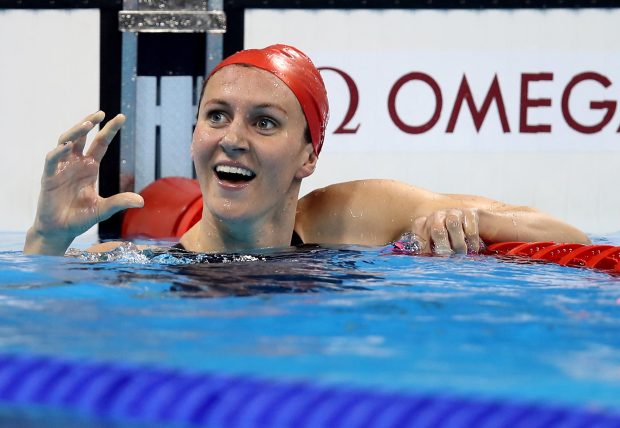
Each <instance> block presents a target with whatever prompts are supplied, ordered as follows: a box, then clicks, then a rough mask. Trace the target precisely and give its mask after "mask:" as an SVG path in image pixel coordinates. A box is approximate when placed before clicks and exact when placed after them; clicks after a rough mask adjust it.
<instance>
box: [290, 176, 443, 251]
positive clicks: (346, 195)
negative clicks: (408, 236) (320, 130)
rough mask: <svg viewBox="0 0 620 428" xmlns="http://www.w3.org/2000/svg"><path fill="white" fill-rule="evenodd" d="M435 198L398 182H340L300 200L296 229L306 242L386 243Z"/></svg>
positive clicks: (431, 194)
mask: <svg viewBox="0 0 620 428" xmlns="http://www.w3.org/2000/svg"><path fill="white" fill-rule="evenodd" d="M433 196H435V197H436V196H437V195H436V194H433V193H431V192H428V191H426V190H423V189H420V188H418V187H415V186H412V185H409V184H406V183H403V182H400V181H396V180H382V179H373V180H358V181H349V182H344V183H337V184H333V185H330V186H327V187H324V188H322V189H317V190H315V191H313V192H311V193H309V194H308V195H306V196H304V197H303V198H301V199H300V201H299V203H298V205H297V215H296V218H295V230H296V231H297V232H298V233H299V234H300V236H301V237H302V238H303V240H304V242H317V243H324V244H328V243H331V244H367V245H380V244H385V243H386V242H389V241H390V240H392V239H395V238H396V237H398V236H399V233H401V232H402V231H403V230H404V229H405V228H406V227H408V224H409V219H410V217H411V216H412V215H416V211H418V210H419V207H420V206H421V205H425V203H426V202H427V201H429V200H431V199H432V198H433Z"/></svg>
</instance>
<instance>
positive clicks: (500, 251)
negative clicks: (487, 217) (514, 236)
mask: <svg viewBox="0 0 620 428" xmlns="http://www.w3.org/2000/svg"><path fill="white" fill-rule="evenodd" d="M485 253H486V254H490V255H494V256H515V257H525V258H528V259H531V260H541V261H546V262H551V263H557V264H559V265H562V266H572V267H585V268H591V269H596V270H601V271H605V272H608V273H620V246H613V245H584V244H557V243H554V242H500V243H497V244H491V245H489V246H488V247H487V249H486V251H485Z"/></svg>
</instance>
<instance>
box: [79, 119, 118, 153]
mask: <svg viewBox="0 0 620 428" xmlns="http://www.w3.org/2000/svg"><path fill="white" fill-rule="evenodd" d="M124 123H125V115H123V114H117V115H116V116H115V117H114V118H112V119H110V121H109V122H108V123H106V124H105V126H104V127H103V129H101V131H99V132H98V133H97V135H96V136H95V139H94V140H93V142H92V144H91V145H90V147H89V148H88V152H87V153H86V154H87V155H88V156H92V157H93V158H94V159H95V161H96V162H101V159H103V156H104V155H105V153H106V151H107V150H108V146H109V145H110V143H111V142H112V140H113V139H114V136H115V135H116V133H117V132H118V130H119V129H121V127H122V126H123V124H124Z"/></svg>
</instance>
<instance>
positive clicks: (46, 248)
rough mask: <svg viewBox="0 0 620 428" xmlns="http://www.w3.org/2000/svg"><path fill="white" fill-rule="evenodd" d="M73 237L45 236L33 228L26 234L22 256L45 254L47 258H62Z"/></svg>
mask: <svg viewBox="0 0 620 428" xmlns="http://www.w3.org/2000/svg"><path fill="white" fill-rule="evenodd" d="M73 239H74V238H73V237H67V236H56V237H51V236H46V235H44V234H42V233H40V232H39V231H38V230H37V229H36V228H35V227H34V226H33V227H31V228H30V229H28V232H26V242H25V243H24V254H45V255H49V256H62V255H64V254H65V252H66V251H67V248H69V245H71V242H73Z"/></svg>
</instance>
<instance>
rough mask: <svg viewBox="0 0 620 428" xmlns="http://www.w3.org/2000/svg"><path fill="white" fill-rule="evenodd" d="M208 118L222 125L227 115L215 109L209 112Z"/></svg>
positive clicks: (213, 122)
mask: <svg viewBox="0 0 620 428" xmlns="http://www.w3.org/2000/svg"><path fill="white" fill-rule="evenodd" d="M207 119H209V122H211V123H212V124H214V125H220V124H222V123H224V122H226V115H225V114H224V112H222V111H220V110H213V111H209V112H207Z"/></svg>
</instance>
